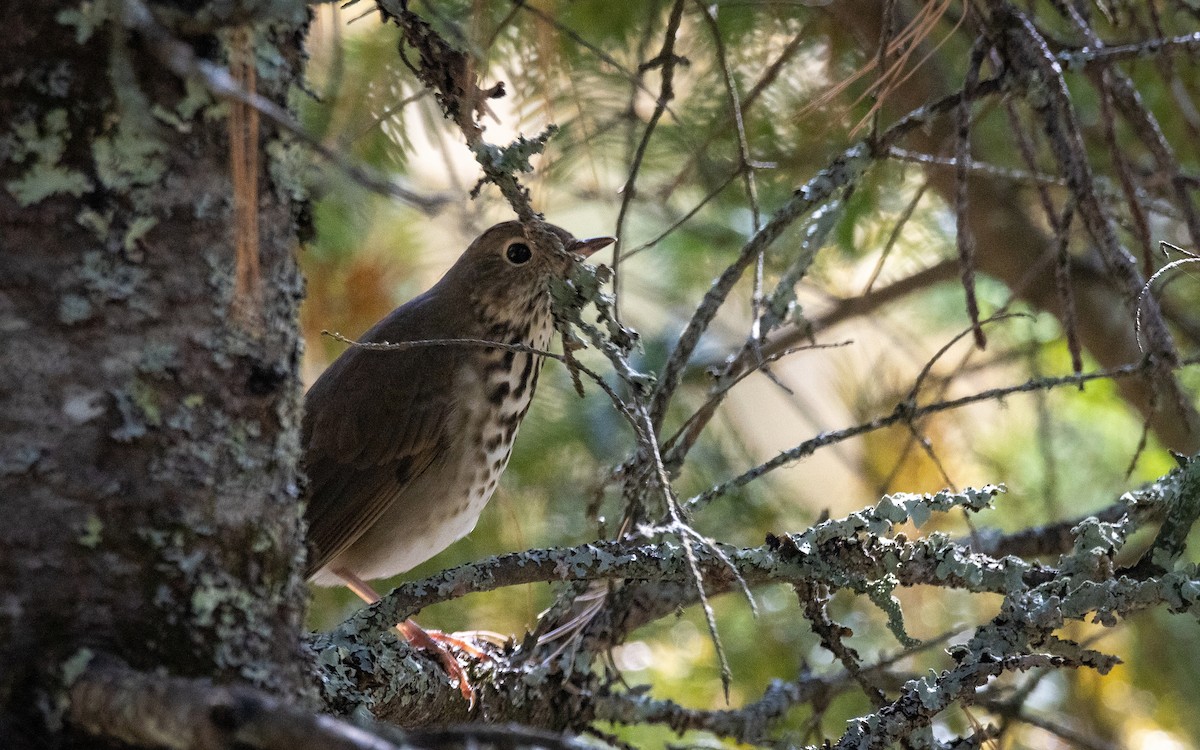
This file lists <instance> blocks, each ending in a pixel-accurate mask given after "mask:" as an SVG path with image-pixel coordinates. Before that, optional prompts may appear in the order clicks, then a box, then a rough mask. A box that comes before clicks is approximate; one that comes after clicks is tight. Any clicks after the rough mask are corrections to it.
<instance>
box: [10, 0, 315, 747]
mask: <svg viewBox="0 0 1200 750" xmlns="http://www.w3.org/2000/svg"><path fill="white" fill-rule="evenodd" d="M52 6H53V7H52ZM222 7H227V6H224V5H222ZM139 8H141V9H142V10H145V8H144V7H143V6H141V4H140V3H137V2H126V3H104V2H96V3H91V4H84V5H83V6H78V5H75V4H72V3H55V4H29V3H17V2H13V1H12V0H7V1H6V2H3V3H0V23H2V24H3V28H4V30H5V32H4V33H5V42H4V44H3V45H0V71H3V73H2V74H0V185H2V186H3V189H2V190H0V331H2V333H0V358H2V362H3V367H0V518H3V521H2V522H0V738H3V740H4V741H3V742H0V744H3V745H4V747H6V748H11V747H25V746H31V745H36V746H39V747H41V746H44V744H45V743H46V739H45V735H46V734H47V733H54V732H57V731H58V729H57V728H58V727H59V726H60V725H61V716H60V713H61V706H62V705H63V695H64V693H63V690H64V687H65V685H67V684H68V683H69V681H70V677H71V675H72V674H73V673H75V671H77V670H78V669H79V668H80V667H81V666H82V665H83V664H84V663H86V662H87V661H88V660H89V659H91V658H93V657H95V656H99V655H111V656H114V657H117V658H119V659H121V660H124V661H125V662H127V663H129V664H130V665H132V666H134V667H137V668H141V669H147V670H153V669H165V670H166V671H167V672H169V673H171V674H173V675H177V676H206V677H212V678H214V679H218V680H220V679H223V678H224V679H236V680H238V681H241V682H243V683H249V684H252V685H256V686H259V687H261V688H263V689H265V690H267V691H269V692H272V693H275V694H282V695H287V696H291V697H295V696H297V695H302V694H304V693H305V692H306V691H307V690H308V688H307V686H306V678H305V675H306V674H307V673H308V665H307V664H306V663H305V661H304V660H303V658H302V657H301V654H302V651H301V647H300V634H301V618H302V615H303V611H304V604H305V596H306V594H305V587H304V582H303V580H302V579H301V577H300V574H299V571H300V570H301V568H302V566H301V565H300V559H301V557H302V554H303V550H302V543H301V538H302V537H301V534H300V533H299V526H300V523H301V511H300V506H299V490H298V475H297V471H296V464H297V451H298V439H297V434H298V433H297V425H298V416H299V407H300V384H299V382H298V378H297V361H298V355H299V351H300V341H299V338H298V333H297V328H296V325H295V318H296V309H297V305H298V303H299V300H300V296H301V279H300V275H299V273H298V270H297V267H296V263H295V258H294V257H293V253H294V231H293V220H292V216H293V207H292V205H291V204H290V199H289V198H288V196H289V195H291V194H293V191H292V190H290V188H291V186H289V185H282V184H280V182H279V179H278V178H277V177H276V174H277V173H276V172H274V171H272V170H271V169H269V168H268V165H267V164H266V161H267V158H266V156H265V154H267V153H268V149H267V148H266V146H267V143H268V139H269V138H273V137H274V136H273V134H271V133H270V132H265V133H264V134H263V136H261V137H256V136H255V135H251V140H250V141H249V152H250V154H251V155H254V154H255V153H257V154H259V155H262V156H261V158H260V159H259V160H258V162H257V165H254V162H253V160H252V161H251V162H250V163H251V165H252V166H251V168H250V169H251V171H250V174H257V176H258V178H259V179H258V189H257V191H255V192H250V193H246V195H248V196H250V197H249V199H248V201H247V203H246V205H247V206H249V207H250V208H251V210H252V211H256V213H257V219H258V225H259V227H260V231H259V233H258V235H259V236H258V238H257V240H258V242H257V250H255V244H256V243H255V242H254V241H253V239H252V238H251V239H249V240H247V239H246V238H247V237H250V236H251V235H245V234H244V235H243V250H242V252H241V254H240V257H238V254H237V253H235V237H234V235H235V231H238V230H235V229H234V227H235V221H234V208H233V198H232V196H233V195H234V192H235V191H234V188H233V186H232V184H231V168H230V138H229V129H228V127H227V125H228V122H229V117H228V113H229V112H230V111H231V107H230V105H228V104H225V103H219V102H217V101H216V100H214V99H213V98H212V97H211V96H210V95H209V94H208V93H207V92H206V91H205V90H204V89H203V88H202V87H201V86H199V85H197V84H196V83H195V82H194V81H192V82H186V83H185V81H184V80H182V79H181V78H180V77H179V76H178V75H176V74H175V73H172V72H170V71H169V70H168V65H167V60H166V58H165V54H166V53H165V52H164V50H163V49H161V48H160V47H155V45H153V44H150V43H149V42H150V40H149V39H148V35H146V34H138V33H133V32H130V31H128V19H126V20H125V21H121V20H118V19H115V18H113V17H112V16H110V15H108V14H109V13H118V12H124V13H126V14H128V13H130V11H131V10H137V9H139ZM156 10H161V9H156ZM207 10H208V9H207V8H201V9H200V12H199V13H194V14H192V15H190V16H189V18H188V23H189V27H188V28H187V29H186V31H187V32H188V33H189V34H190V35H189V36H187V37H183V36H180V34H182V33H183V32H182V31H179V30H174V31H172V32H171V34H173V35H174V36H175V37H176V38H179V39H183V40H184V42H185V44H186V48H187V49H190V50H193V51H194V53H195V55H196V56H197V57H198V58H201V59H202V58H205V57H210V58H213V59H223V58H224V57H225V55H226V49H227V47H228V44H227V42H228V40H229V39H230V31H231V29H232V26H231V25H230V24H232V23H233V22H232V21H230V20H228V19H215V18H212V17H210V16H207V15H205V11H207ZM271 11H272V12H275V13H281V14H285V15H284V16H277V17H275V18H273V19H262V18H258V19H256V20H257V21H258V22H259V23H257V24H256V25H255V26H254V27H253V29H252V31H251V32H250V33H251V34H252V35H253V36H252V38H253V42H252V43H251V44H252V46H251V47H250V48H251V49H254V50H255V51H256V52H257V59H258V60H259V61H260V62H259V64H258V66H257V68H258V70H257V79H258V80H257V88H258V91H259V93H260V94H263V95H265V96H268V97H269V98H271V99H274V100H276V101H281V100H282V99H283V97H284V94H285V92H286V91H287V90H288V87H289V85H290V84H291V83H292V82H293V80H294V79H295V78H296V76H297V75H298V70H299V45H298V44H297V42H296V34H297V32H298V31H299V30H301V29H302V26H303V24H304V23H305V21H306V16H305V10H304V6H303V5H301V4H288V3H276V4H275V5H273V6H271ZM256 12H258V11H256ZM243 20H244V19H243ZM266 20H270V22H271V25H270V27H269V28H268V26H267V25H266V24H265V21H266ZM159 22H161V23H164V24H171V23H172V20H171V18H169V17H166V16H163V17H162V18H161V19H160V20H159V21H155V23H159ZM244 28H245V29H250V27H244ZM277 42H278V45H277V44H276V43H277ZM181 48H182V47H181ZM178 51H179V50H176V52H178ZM275 145H279V144H275ZM245 184H247V183H246V181H245V178H243V185H242V187H243V189H244V188H245ZM248 184H250V185H253V180H250V182H249V183H248ZM243 215H245V214H243ZM251 234H252V233H251ZM247 248H248V249H247ZM239 273H240V274H241V276H240V281H239ZM235 311H236V314H234V313H235Z"/></svg>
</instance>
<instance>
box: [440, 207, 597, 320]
mask: <svg viewBox="0 0 1200 750" xmlns="http://www.w3.org/2000/svg"><path fill="white" fill-rule="evenodd" d="M546 228H547V229H549V230H550V231H551V232H552V233H554V234H555V235H557V237H558V239H559V240H560V241H561V242H562V246H563V249H564V250H566V253H564V252H562V251H560V250H557V249H556V248H554V247H552V246H549V243H547V242H544V241H538V239H537V238H535V237H533V236H532V233H530V234H529V235H527V234H526V231H525V228H524V227H523V226H522V225H521V223H520V222H518V221H506V222H503V223H500V224H496V225H495V226H493V227H491V228H490V229H488V230H487V231H485V232H484V233H483V234H481V235H479V237H477V238H476V239H475V241H474V242H472V243H471V245H470V247H468V248H467V249H466V251H465V252H464V253H463V254H462V256H461V257H460V258H459V259H458V261H457V262H456V263H455V264H454V266H453V267H452V268H451V269H450V270H449V271H448V272H447V273H446V279H447V280H451V279H453V282H454V283H455V285H456V286H458V285H461V287H462V288H464V289H465V290H468V291H467V293H468V294H469V295H470V296H471V297H472V298H474V299H475V300H478V301H480V302H483V303H484V304H485V306H487V307H504V306H508V305H515V306H525V305H529V304H532V303H533V302H534V301H535V300H540V299H541V298H544V296H545V294H546V289H547V286H546V284H547V282H548V281H549V280H550V279H551V278H555V277H557V278H565V277H567V276H568V275H569V274H570V272H571V268H572V266H573V264H574V263H575V262H576V257H583V258H586V257H588V256H590V255H592V254H593V253H595V252H596V251H597V250H600V249H602V248H605V247H608V246H609V245H611V244H612V243H613V242H616V239H615V238H613V237H592V238H590V239H585V240H580V239H576V238H575V237H574V236H572V234H571V233H570V232H568V231H567V230H565V229H563V228H561V227H557V226H554V225H553V224H546Z"/></svg>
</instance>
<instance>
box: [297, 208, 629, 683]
mask: <svg viewBox="0 0 1200 750" xmlns="http://www.w3.org/2000/svg"><path fill="white" fill-rule="evenodd" d="M546 226H547V228H548V229H549V230H550V231H551V232H553V233H554V234H555V235H556V236H557V237H558V239H559V240H560V241H561V242H562V245H563V248H564V249H565V250H566V253H563V252H561V251H558V250H556V249H555V248H553V247H546V246H544V244H545V243H539V242H536V241H534V240H533V239H531V236H532V235H527V233H526V230H525V228H524V227H523V226H522V225H521V224H520V223H519V222H516V221H508V222H504V223H502V224H497V225H495V226H493V227H491V228H490V229H488V230H487V231H485V232H484V233H483V234H482V235H480V236H479V237H478V238H476V239H475V241H474V242H472V243H471V245H470V246H469V247H468V248H467V249H466V251H465V252H463V254H462V255H461V256H460V257H459V259H458V260H457V262H455V264H454V265H453V266H452V267H451V268H450V270H449V271H447V272H446V275H445V276H443V277H442V278H441V280H440V281H438V282H437V284H435V285H434V286H433V287H432V288H431V289H429V291H427V292H425V293H424V294H422V295H420V296H419V297H417V298H415V299H413V300H411V301H410V302H407V303H405V304H404V305H401V306H400V307H398V308H396V309H395V310H393V311H392V312H391V314H389V315H388V316H387V317H386V318H384V319H383V320H381V321H380V322H379V323H377V324H376V325H375V326H374V327H372V328H371V329H370V330H369V331H367V333H365V334H364V335H363V336H362V339H361V341H362V342H363V343H382V342H387V343H391V344H403V343H405V342H409V343H410V344H411V345H410V346H406V347H404V346H402V347H400V348H395V349H371V348H364V347H359V346H353V347H351V348H349V349H347V350H346V351H344V352H343V353H342V355H341V356H340V357H338V358H337V360H336V361H334V363H333V364H332V365H330V366H329V368H328V369H327V370H326V371H325V372H324V373H323V374H322V375H321V377H320V378H319V379H318V380H317V382H316V383H314V384H313V386H312V388H311V389H309V391H308V395H307V397H306V401H305V414H304V422H303V442H304V466H305V470H306V472H307V474H308V480H309V484H308V492H307V501H308V505H307V509H306V512H305V517H306V520H307V522H308V542H309V549H310V556H309V563H308V570H307V575H308V576H309V577H310V578H311V580H312V582H313V583H315V584H317V585H321V586H333V585H339V584H344V585H346V586H349V587H350V589H351V590H353V591H354V592H355V593H356V594H358V595H359V596H360V597H362V598H363V599H364V600H365V601H367V602H374V601H377V600H378V599H379V595H378V594H376V593H375V591H374V589H372V588H371V586H370V584H368V583H367V581H370V580H372V579H375V578H385V577H387V576H392V575H396V574H398V573H402V572H404V571H407V570H409V569H411V568H413V567H414V566H416V565H418V564H420V563H422V562H424V561H426V560H428V559H429V558H431V557H433V556H434V555H436V554H437V553H438V552H441V551H442V550H444V549H445V548H446V547H448V546H449V545H450V544H451V543H453V542H454V541H456V540H458V539H460V538H462V537H463V536H465V535H466V534H467V533H469V532H470V531H471V529H473V528H474V527H475V523H476V521H477V520H478V519H479V514H480V513H481V512H482V511H483V507H484V505H485V504H486V503H487V501H488V499H489V498H490V497H491V496H492V492H493V491H494V490H495V489H496V483H497V481H498V480H499V478H500V474H501V473H502V472H503V471H504V468H505V466H506V465H507V464H508V457H509V454H510V452H511V451H512V445H513V440H514V438H515V437H516V434H517V428H518V427H519V426H520V424H521V420H522V418H523V417H524V416H525V412H526V410H527V409H528V408H529V402H530V399H531V398H532V397H533V391H534V388H535V387H536V386H537V379H538V371H539V369H540V368H541V363H542V357H541V356H540V355H539V354H537V353H535V352H533V351H530V350H542V351H544V350H545V349H546V347H547V346H548V345H549V343H550V337H551V334H552V332H553V330H554V325H553V319H552V315H551V312H550V294H549V286H548V284H549V281H550V280H551V279H552V278H566V277H567V276H568V275H569V273H570V271H571V268H572V265H573V264H574V263H575V262H576V259H575V257H573V256H576V257H577V256H583V257H587V256H589V255H591V254H592V253H594V252H596V251H597V250H600V249H601V248H604V247H607V246H608V245H610V244H612V243H613V242H615V239H614V238H612V237H595V238H592V239H587V240H577V239H575V238H574V237H572V236H571V235H570V233H568V232H567V231H566V230H563V229H560V228H559V227H556V226H552V225H549V224H547V225H546ZM416 342H419V343H416ZM438 342H441V343H438ZM495 344H500V345H503V346H496V345H495ZM397 627H398V628H399V629H400V631H401V633H402V634H403V635H404V636H405V638H407V639H408V641H409V642H410V643H412V644H413V645H414V646H418V647H421V648H425V649H429V650H433V651H434V652H436V653H437V654H438V655H439V657H440V659H441V661H442V664H443V665H444V666H445V667H446V669H447V672H448V673H450V675H451V677H452V678H454V679H457V680H458V683H459V686H460V689H462V691H463V694H464V696H466V697H467V698H468V699H470V698H471V695H472V693H471V688H470V685H469V683H468V682H467V680H466V676H465V675H464V674H463V671H462V667H461V666H460V665H459V664H458V662H457V660H456V659H455V658H454V657H453V656H452V655H451V654H450V653H449V652H448V651H447V650H446V648H445V647H444V646H443V645H441V644H439V643H438V641H439V640H445V641H449V642H451V643H456V644H457V645H462V644H461V642H458V641H455V640H453V639H451V638H450V637H448V636H445V635H443V634H440V633H433V632H431V633H426V632H425V631H423V630H422V629H421V628H420V627H418V626H417V624H416V623H414V622H413V621H412V620H408V621H406V622H404V623H400V624H399V625H398V626H397Z"/></svg>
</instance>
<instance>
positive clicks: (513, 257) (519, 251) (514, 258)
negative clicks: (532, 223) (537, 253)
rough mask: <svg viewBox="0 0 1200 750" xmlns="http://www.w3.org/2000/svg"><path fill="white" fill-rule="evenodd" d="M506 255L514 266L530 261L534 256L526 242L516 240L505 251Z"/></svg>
mask: <svg viewBox="0 0 1200 750" xmlns="http://www.w3.org/2000/svg"><path fill="white" fill-rule="evenodd" d="M504 257H505V258H508V262H509V263H512V264H513V265H514V266H519V265H522V264H524V263H528V262H529V259H530V258H532V257H533V251H532V250H530V249H529V245H526V244H525V243H524V242H514V243H512V244H511V245H509V246H508V249H507V250H505V251H504Z"/></svg>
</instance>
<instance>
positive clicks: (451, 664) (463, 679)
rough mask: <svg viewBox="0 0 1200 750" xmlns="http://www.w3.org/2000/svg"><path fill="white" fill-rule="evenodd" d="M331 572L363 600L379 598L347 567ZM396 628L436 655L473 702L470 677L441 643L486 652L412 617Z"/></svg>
mask: <svg viewBox="0 0 1200 750" xmlns="http://www.w3.org/2000/svg"><path fill="white" fill-rule="evenodd" d="M333 574H334V575H336V576H337V577H338V578H341V579H342V581H344V582H345V584H346V587H347V588H348V589H350V590H351V591H353V592H354V593H355V594H357V595H358V598H360V599H362V600H363V601H364V602H366V603H367V604H374V603H375V602H377V601H379V593H378V592H376V591H375V589H374V588H372V587H371V584H369V583H367V582H366V581H364V580H363V579H361V578H359V577H358V576H356V575H354V574H353V573H351V572H350V571H348V570H342V569H338V570H334V571H333ZM396 630H399V631H400V635H402V636H404V640H406V641H408V643H409V644H410V645H411V646H412V647H413V648H419V649H421V650H422V651H426V652H429V653H432V654H433V655H435V656H437V658H438V661H440V662H441V663H442V668H443V669H445V670H446V674H448V675H449V676H450V679H451V680H456V681H457V682H458V689H459V692H461V693H462V695H463V697H464V698H466V699H467V702H468V703H470V704H471V705H472V706H474V705H475V689H474V688H473V687H471V683H470V681H469V680H467V673H466V672H464V671H463V668H462V665H461V664H459V663H458V659H455V658H454V654H452V653H450V651H449V649H447V648H446V645H445V644H450V645H452V646H455V647H457V648H461V649H462V650H463V651H465V652H467V653H468V654H470V655H471V656H474V657H475V658H477V659H479V658H486V656H487V655H486V654H485V653H484V652H483V651H480V650H479V649H478V648H476V647H475V646H473V645H471V644H469V643H467V642H466V641H464V640H462V639H459V638H455V637H453V636H450V635H447V634H445V633H442V632H441V631H438V630H428V631H427V630H425V629H423V628H422V627H421V626H420V625H418V624H417V623H416V622H415V621H413V620H405V621H404V622H402V623H400V624H399V625H397V626H396Z"/></svg>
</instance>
